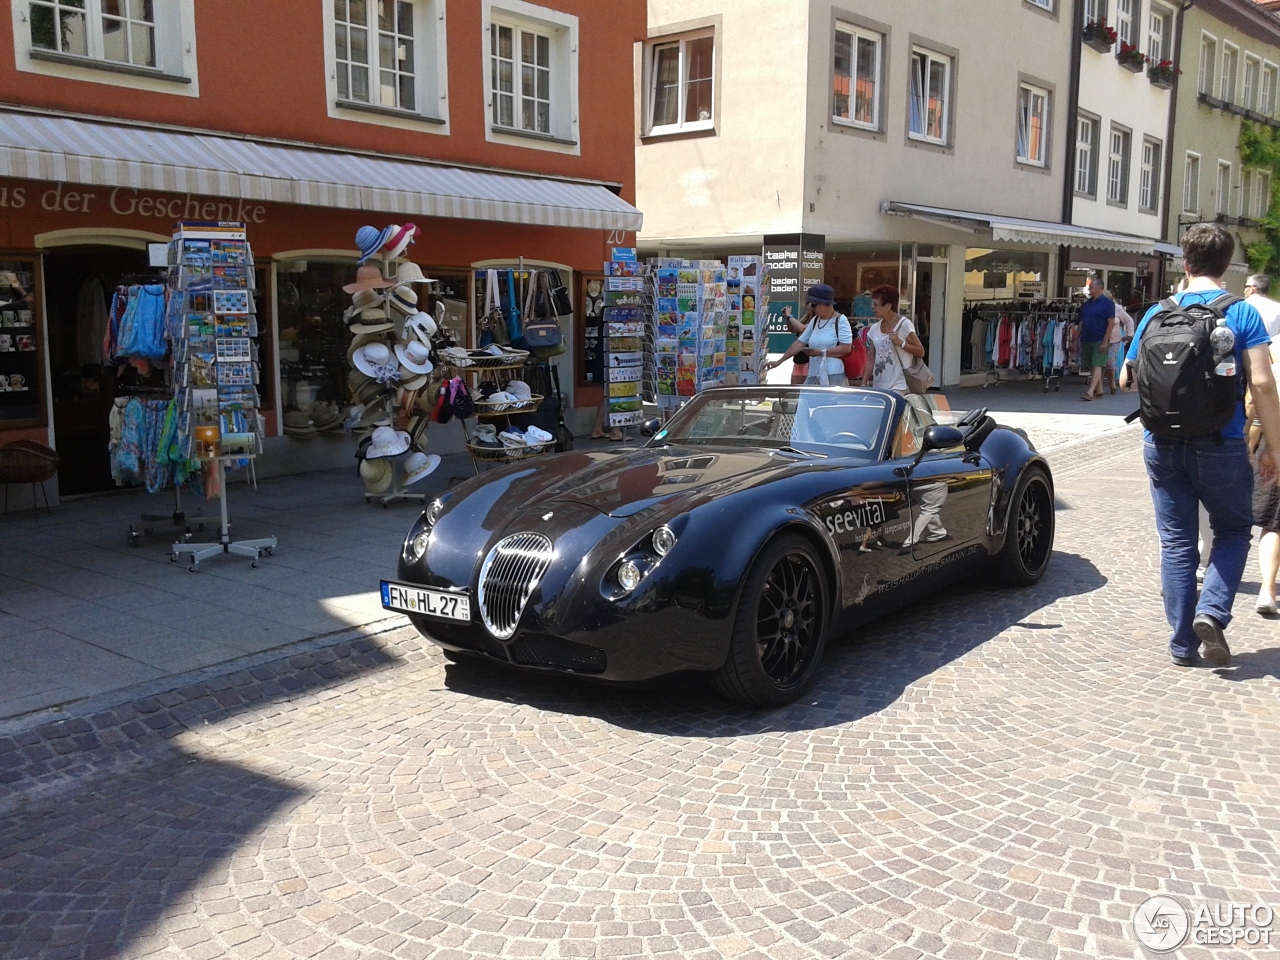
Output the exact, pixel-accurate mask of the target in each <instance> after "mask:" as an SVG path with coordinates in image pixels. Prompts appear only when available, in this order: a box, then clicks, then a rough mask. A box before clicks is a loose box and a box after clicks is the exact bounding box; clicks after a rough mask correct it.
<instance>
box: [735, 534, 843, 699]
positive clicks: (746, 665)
mask: <svg viewBox="0 0 1280 960" xmlns="http://www.w3.org/2000/svg"><path fill="white" fill-rule="evenodd" d="M827 590H828V587H827V582H826V577H825V573H824V570H823V566H822V562H821V560H820V559H819V557H818V553H817V551H816V550H815V549H814V547H813V545H812V544H811V543H810V542H809V541H808V540H806V539H805V538H804V537H802V536H798V535H795V534H790V535H785V536H781V537H778V538H777V539H775V540H774V541H772V542H771V543H769V544H766V545H765V547H764V549H763V550H761V552H760V555H759V556H758V557H757V558H756V561H755V563H754V564H753V565H752V567H751V570H750V571H749V572H748V574H747V577H746V579H745V580H744V581H743V585H742V593H741V594H740V596H739V598H738V609H737V612H736V614H735V615H734V622H733V636H732V638H731V640H730V645H729V655H728V657H727V658H726V659H725V663H724V666H722V667H721V668H720V669H719V670H718V671H717V672H716V673H715V674H714V676H713V677H712V684H713V685H714V686H715V688H716V690H718V691H719V692H720V693H721V694H723V695H724V696H726V697H729V698H730V699H732V700H737V701H740V702H742V703H747V704H750V705H752V706H756V707H777V706H782V705H783V704H787V703H790V702H791V701H793V700H795V699H796V698H797V697H799V696H800V695H801V694H802V693H803V692H804V689H805V688H806V687H807V686H808V685H809V683H810V682H811V681H812V680H813V678H814V676H816V674H817V672H818V667H819V665H820V663H821V661H822V652H823V650H824V648H825V646H826V627H827V596H828V594H827Z"/></svg>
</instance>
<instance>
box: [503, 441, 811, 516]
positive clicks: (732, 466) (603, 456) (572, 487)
mask: <svg viewBox="0 0 1280 960" xmlns="http://www.w3.org/2000/svg"><path fill="white" fill-rule="evenodd" d="M793 462H794V461H793V460H792V459H791V458H790V457H786V456H781V457H780V456H776V455H772V454H770V453H769V451H766V450H760V449H758V448H757V449H742V450H739V449H732V448H708V447H703V446H688V447H678V446H664V447H641V448H639V449H636V450H628V451H619V452H617V453H614V452H612V451H598V452H597V451H593V452H590V453H588V452H585V451H584V452H583V453H581V454H576V453H575V454H566V455H564V456H561V457H556V458H554V459H553V460H550V461H546V462H544V463H542V464H539V470H538V476H537V478H536V481H534V478H532V477H531V478H530V480H531V481H533V482H531V483H530V484H528V485H527V486H526V489H525V490H523V491H521V493H523V494H524V497H523V499H522V500H521V501H519V502H520V505H521V507H535V506H542V505H545V504H550V503H553V502H561V503H564V502H570V503H579V504H585V505H587V506H590V507H594V508H595V509H597V510H599V511H600V512H601V513H606V514H608V515H610V516H612V517H629V516H633V515H634V514H636V513H639V512H640V511H642V510H645V509H648V508H649V507H651V506H654V505H655V504H658V503H661V502H663V501H665V500H670V499H673V498H676V497H683V498H689V497H690V496H694V497H696V498H698V499H703V498H706V497H709V496H717V495H719V494H720V493H723V492H726V491H727V490H729V489H732V488H735V487H736V486H738V485H739V484H741V483H743V482H744V481H746V482H756V481H757V480H759V479H762V478H763V477H764V476H765V475H768V474H771V473H778V472H782V471H785V470H787V469H788V468H790V467H791V466H792V465H793Z"/></svg>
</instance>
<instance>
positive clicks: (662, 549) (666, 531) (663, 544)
mask: <svg viewBox="0 0 1280 960" xmlns="http://www.w3.org/2000/svg"><path fill="white" fill-rule="evenodd" d="M652 539H653V552H654V553H656V554H657V555H658V556H660V557H665V556H666V555H667V554H668V553H670V552H671V550H672V548H673V547H675V545H676V535H675V533H674V532H673V531H672V529H671V528H670V527H668V526H667V525H666V524H665V523H664V524H663V525H662V526H660V527H659V528H658V529H657V530H655V531H653V538H652Z"/></svg>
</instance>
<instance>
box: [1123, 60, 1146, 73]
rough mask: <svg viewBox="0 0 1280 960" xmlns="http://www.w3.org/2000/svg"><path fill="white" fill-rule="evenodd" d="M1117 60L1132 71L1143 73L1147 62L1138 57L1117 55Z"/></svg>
mask: <svg viewBox="0 0 1280 960" xmlns="http://www.w3.org/2000/svg"><path fill="white" fill-rule="evenodd" d="M1116 61H1117V62H1118V63H1119V64H1120V66H1122V67H1124V68H1125V69H1126V70H1128V71H1129V72H1130V73H1141V72H1142V71H1143V69H1145V68H1146V64H1145V63H1144V62H1143V61H1142V60H1141V59H1139V58H1138V57H1116Z"/></svg>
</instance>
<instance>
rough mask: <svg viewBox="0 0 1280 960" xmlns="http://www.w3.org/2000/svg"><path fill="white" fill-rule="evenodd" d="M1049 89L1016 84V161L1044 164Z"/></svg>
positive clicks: (1047, 134) (1048, 126)
mask: <svg viewBox="0 0 1280 960" xmlns="http://www.w3.org/2000/svg"><path fill="white" fill-rule="evenodd" d="M1049 129H1050V125H1049V91H1048V90H1041V89H1040V88H1039V87H1033V86H1031V85H1030V84H1028V83H1023V84H1019V86H1018V162H1019V163H1030V164H1034V165H1035V166H1037V167H1043V166H1044V165H1045V157H1046V155H1047V153H1048V151H1047V149H1046V148H1047V146H1048V139H1049Z"/></svg>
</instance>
